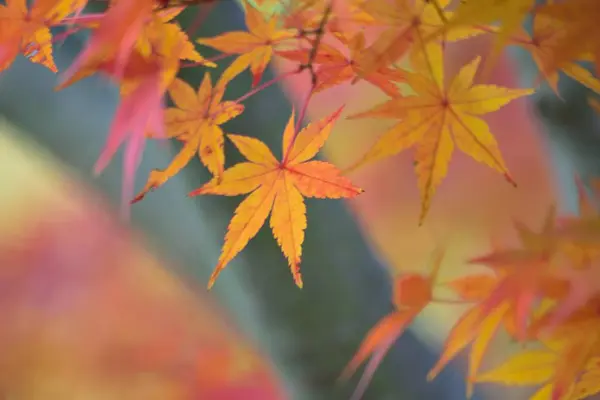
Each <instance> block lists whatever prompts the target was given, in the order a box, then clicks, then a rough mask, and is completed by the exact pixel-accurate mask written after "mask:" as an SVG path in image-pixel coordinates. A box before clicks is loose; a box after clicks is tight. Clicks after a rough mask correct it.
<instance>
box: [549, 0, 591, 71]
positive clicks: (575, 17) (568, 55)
mask: <svg viewBox="0 0 600 400" xmlns="http://www.w3.org/2000/svg"><path fill="white" fill-rule="evenodd" d="M537 14H538V15H544V16H547V17H550V18H552V19H553V20H554V21H556V22H558V24H557V25H562V26H563V27H564V34H563V35H562V37H561V38H560V39H559V40H557V43H556V46H555V47H554V51H552V52H551V54H550V55H549V59H548V63H547V64H546V72H547V73H551V72H553V71H556V70H558V69H560V68H562V67H563V66H564V65H565V64H569V63H571V62H573V61H576V60H580V59H582V58H583V57H584V56H585V55H586V54H592V55H593V56H594V57H595V59H596V73H597V74H598V73H599V72H600V64H599V62H598V61H599V57H600V39H599V36H600V25H599V24H598V18H600V3H599V2H597V1H596V0H569V1H561V2H554V3H552V4H545V5H543V6H540V7H539V8H538V10H537Z"/></svg>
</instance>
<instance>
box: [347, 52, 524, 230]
mask: <svg viewBox="0 0 600 400" xmlns="http://www.w3.org/2000/svg"><path fill="white" fill-rule="evenodd" d="M479 62H480V58H479V57H477V58H475V59H474V60H473V61H471V62H470V63H469V64H467V65H465V66H464V67H463V68H462V69H461V70H460V72H459V73H458V74H457V75H456V76H455V77H454V79H453V80H452V81H451V82H450V84H448V85H445V84H444V74H443V67H444V63H443V55H442V48H441V45H440V44H437V43H431V44H430V45H428V46H427V49H426V51H424V52H423V53H422V57H416V55H415V58H414V59H413V64H414V65H415V70H416V71H425V72H426V73H425V74H423V73H413V72H408V71H406V82H407V83H408V84H409V85H410V86H411V88H412V89H413V90H414V91H415V92H416V94H415V95H410V96H405V97H399V98H395V99H391V100H389V101H387V102H385V103H383V104H381V105H378V106H376V107H375V108H373V109H372V110H370V111H366V112H363V113H360V114H357V115H355V116H354V118H357V117H376V118H399V119H400V120H401V121H400V122H399V123H398V124H397V125H395V126H394V127H392V128H391V129H390V130H389V131H387V132H386V133H384V134H383V135H382V136H381V137H380V138H379V140H377V142H376V143H375V144H374V145H373V147H371V149H370V150H368V151H367V153H366V155H365V156H364V157H363V158H362V159H361V160H360V161H359V162H357V163H356V164H354V165H353V166H352V167H351V168H350V169H351V170H353V169H356V168H358V167H359V166H362V165H364V164H366V163H371V162H373V161H377V160H380V159H383V158H386V157H389V156H392V155H395V154H397V153H399V152H401V151H402V150H405V149H407V148H409V147H412V146H415V147H416V154H415V169H416V174H417V178H418V185H419V189H420V192H421V201H422V208H421V215H420V218H419V221H420V223H422V222H423V220H424V218H425V216H426V214H427V211H428V210H429V207H430V204H431V199H432V197H433V195H434V193H435V190H436V188H437V186H438V185H439V184H440V183H441V182H442V180H443V179H444V177H445V176H446V173H447V170H448V164H449V162H450V158H451V156H452V152H453V150H454V145H457V146H458V147H459V149H461V150H462V151H463V152H464V153H466V154H468V155H469V156H471V157H472V158H473V159H475V160H476V161H479V162H481V163H483V164H486V165H488V166H490V167H492V168H493V169H495V170H496V171H498V172H500V173H502V174H503V175H504V176H505V177H506V178H507V179H508V180H509V181H510V182H512V183H513V184H514V181H513V179H512V177H511V176H510V174H509V172H508V169H507V167H506V165H505V163H504V160H503V158H502V155H501V154H500V150H499V149H498V145H497V143H496V139H495V138H494V136H493V135H492V134H491V132H490V130H489V127H488V125H487V124H486V123H485V121H484V120H482V119H481V118H479V117H478V115H482V114H487V113H490V112H493V111H496V110H498V109H499V108H501V107H502V106H504V105H505V104H507V103H508V102H510V101H511V100H514V99H516V98H519V97H522V96H525V95H528V94H531V93H533V90H531V89H507V88H503V87H499V86H495V85H479V84H473V78H474V76H475V73H476V72H477V68H478V66H479Z"/></svg>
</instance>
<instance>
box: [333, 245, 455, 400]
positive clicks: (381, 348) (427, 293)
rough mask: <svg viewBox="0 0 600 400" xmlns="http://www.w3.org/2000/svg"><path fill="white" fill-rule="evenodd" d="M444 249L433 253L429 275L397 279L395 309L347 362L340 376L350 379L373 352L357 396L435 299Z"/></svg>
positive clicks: (358, 395) (367, 336)
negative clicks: (392, 349)
mask: <svg viewBox="0 0 600 400" xmlns="http://www.w3.org/2000/svg"><path fill="white" fill-rule="evenodd" d="M443 255H444V254H443V252H442V251H440V250H438V251H436V252H435V253H434V256H433V262H432V264H433V265H432V270H431V272H430V273H429V275H428V276H423V275H421V274H406V275H403V276H400V277H399V278H397V279H396V280H395V282H394V305H395V311H393V312H392V313H391V314H388V315H387V316H385V317H384V318H382V319H381V320H379V322H378V323H377V324H376V325H375V326H374V327H373V328H371V329H370V330H369V332H368V333H367V335H366V336H365V338H364V339H363V341H362V343H361V344H360V347H359V349H358V351H357V352H356V353H355V354H354V357H352V360H350V362H349V363H348V365H347V366H346V368H345V369H344V371H343V372H342V375H341V378H342V379H348V378H349V377H350V375H352V374H353V373H354V372H355V371H356V369H357V368H358V367H359V366H360V365H361V364H362V363H363V362H365V361H366V360H367V358H369V357H370V356H371V359H370V360H369V362H368V364H367V366H366V367H365V371H364V372H363V375H362V377H361V379H360V382H359V383H358V386H357V387H356V390H355V391H354V394H353V395H352V399H353V400H356V399H359V398H361V397H362V395H363V394H364V392H365V390H366V389H367V386H368V385H369V382H370V381H371V378H372V377H373V374H374V373H375V371H376V369H377V367H378V366H379V364H380V363H381V361H382V360H383V358H384V357H385V355H386V353H387V352H388V350H389V349H390V348H391V347H392V345H393V344H394V342H395V341H396V340H397V339H398V337H400V335H402V333H403V332H404V331H405V330H406V328H407V327H408V325H410V323H411V322H412V321H413V320H414V319H415V317H416V316H417V315H419V314H420V313H421V311H423V309H424V308H425V307H427V305H428V304H429V303H431V301H432V300H433V286H434V284H435V280H436V278H437V275H438V272H439V269H440V266H441V264H442V258H443Z"/></svg>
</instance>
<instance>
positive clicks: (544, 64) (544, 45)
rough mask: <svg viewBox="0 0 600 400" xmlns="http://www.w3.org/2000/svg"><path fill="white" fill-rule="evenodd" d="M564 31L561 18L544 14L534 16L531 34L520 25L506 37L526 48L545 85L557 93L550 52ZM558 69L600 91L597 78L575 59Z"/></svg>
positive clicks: (556, 81)
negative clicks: (557, 18)
mask: <svg viewBox="0 0 600 400" xmlns="http://www.w3.org/2000/svg"><path fill="white" fill-rule="evenodd" d="M565 34H566V31H565V26H564V24H563V23H561V21H558V20H556V19H554V18H551V17H548V16H547V15H543V14H536V15H534V17H533V29H532V33H531V35H530V34H529V33H528V32H527V31H525V29H521V30H520V31H518V32H517V34H515V35H514V36H511V37H510V38H509V40H510V42H511V43H514V44H516V45H518V46H521V47H522V48H524V49H526V50H527V51H529V53H530V54H531V56H532V58H533V60H534V62H535V63H536V65H537V67H538V69H539V70H540V73H541V74H542V76H543V78H544V79H545V80H546V81H547V82H548V85H549V86H550V87H551V88H552V90H554V92H555V93H556V94H558V77H559V70H558V69H553V68H554V66H553V65H552V62H553V60H552V57H553V56H552V55H553V53H554V52H555V51H556V48H557V47H558V46H559V45H560V43H561V42H562V40H563V39H564V36H565ZM560 70H561V71H562V72H564V73H565V74H566V75H568V76H570V77H571V78H573V79H575V80H578V81H579V82H580V83H581V84H583V85H585V86H587V87H588V88H590V89H592V90H594V91H596V92H597V93H600V81H599V80H598V79H597V78H596V77H594V75H593V74H592V73H591V72H590V71H588V70H587V69H585V68H583V67H582V66H581V65H579V64H577V63H575V62H566V63H563V64H561V67H560Z"/></svg>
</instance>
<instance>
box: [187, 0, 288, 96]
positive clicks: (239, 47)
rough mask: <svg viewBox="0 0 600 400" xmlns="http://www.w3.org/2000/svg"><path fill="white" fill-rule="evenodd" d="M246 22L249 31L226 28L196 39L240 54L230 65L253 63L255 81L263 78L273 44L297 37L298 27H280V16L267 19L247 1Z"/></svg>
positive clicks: (245, 66) (241, 68)
mask: <svg viewBox="0 0 600 400" xmlns="http://www.w3.org/2000/svg"><path fill="white" fill-rule="evenodd" d="M245 9H246V26H247V28H248V32H245V31H232V32H226V33H223V34H221V35H219V36H216V37H213V38H201V39H198V40H197V42H198V43H200V44H203V45H206V46H210V47H213V48H215V49H217V50H219V51H221V52H223V53H227V54H239V56H238V57H237V58H236V59H235V61H234V62H233V63H231V68H236V69H238V70H239V71H243V70H245V69H246V68H248V67H250V71H251V72H252V77H253V79H252V85H253V86H256V85H258V83H259V82H260V80H261V78H262V75H263V73H264V71H265V69H266V68H267V65H268V63H269V61H270V60H271V57H272V55H273V46H274V45H275V44H276V43H278V42H280V41H282V40H284V39H290V38H294V37H295V36H296V34H297V32H296V30H293V29H292V30H290V29H283V30H282V29H278V28H277V22H278V18H279V17H278V16H277V15H274V16H271V17H270V18H269V19H268V20H267V19H265V17H264V15H263V14H261V12H260V11H259V10H257V9H256V8H254V7H253V6H252V5H250V4H248V3H245Z"/></svg>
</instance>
